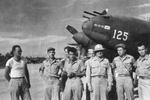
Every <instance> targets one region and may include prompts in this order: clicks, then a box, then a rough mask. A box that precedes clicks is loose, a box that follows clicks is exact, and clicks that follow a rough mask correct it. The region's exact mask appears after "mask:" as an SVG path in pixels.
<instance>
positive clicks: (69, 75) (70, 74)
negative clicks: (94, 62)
mask: <svg viewBox="0 0 150 100" xmlns="http://www.w3.org/2000/svg"><path fill="white" fill-rule="evenodd" d="M75 76H76V74H75V73H73V72H71V73H69V74H68V77H69V78H73V77H75Z"/></svg>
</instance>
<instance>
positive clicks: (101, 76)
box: [92, 75, 107, 78]
mask: <svg viewBox="0 0 150 100" xmlns="http://www.w3.org/2000/svg"><path fill="white" fill-rule="evenodd" d="M92 77H99V78H107V77H106V76H104V75H96V76H92Z"/></svg>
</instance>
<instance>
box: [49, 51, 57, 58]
mask: <svg viewBox="0 0 150 100" xmlns="http://www.w3.org/2000/svg"><path fill="white" fill-rule="evenodd" d="M47 53H48V56H49V58H54V57H55V51H54V50H50V51H48V52H47Z"/></svg>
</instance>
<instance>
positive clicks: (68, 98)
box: [5, 43, 150, 100]
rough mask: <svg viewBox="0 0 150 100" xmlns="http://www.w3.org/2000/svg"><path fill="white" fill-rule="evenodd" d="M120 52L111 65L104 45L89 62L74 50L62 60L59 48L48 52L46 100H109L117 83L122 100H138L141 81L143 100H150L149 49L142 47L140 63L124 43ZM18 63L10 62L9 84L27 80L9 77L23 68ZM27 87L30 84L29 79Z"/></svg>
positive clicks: (43, 72) (44, 65) (68, 50)
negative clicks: (136, 86)
mask: <svg viewBox="0 0 150 100" xmlns="http://www.w3.org/2000/svg"><path fill="white" fill-rule="evenodd" d="M15 50H16V49H14V53H15ZM116 50H117V53H118V56H117V57H115V58H114V59H113V61H112V63H110V62H109V59H107V58H105V56H104V52H106V49H105V48H104V47H103V46H102V45H101V44H97V45H96V46H95V47H94V49H89V50H88V53H87V58H86V60H85V59H84V60H83V59H81V57H79V56H78V55H77V52H78V51H77V49H76V48H74V47H66V48H64V51H65V53H66V57H65V58H63V59H62V60H59V59H57V58H55V48H53V47H50V48H48V49H47V54H48V58H47V59H46V60H44V61H43V63H42V66H41V67H40V69H39V73H40V75H41V77H42V78H43V80H44V83H45V84H44V87H45V90H44V97H45V100H108V92H109V91H111V89H112V85H114V83H113V80H115V81H116V90H117V97H118V100H125V99H127V100H134V91H133V89H134V86H135V85H136V84H137V80H138V93H139V98H140V100H149V98H150V56H149V55H148V54H147V49H146V46H145V45H144V44H143V43H139V44H138V46H137V50H138V52H139V54H140V56H139V58H138V59H137V60H135V59H134V57H133V56H131V55H129V54H127V52H126V45H125V44H124V43H120V44H117V45H116ZM14 58H15V57H14ZM84 58H85V57H84ZM14 62H15V63H16V61H14V59H12V61H11V60H9V61H8V62H7V64H6V66H7V67H6V71H5V77H6V79H7V80H8V81H10V80H15V81H18V80H21V79H22V80H23V79H24V76H21V77H20V76H18V77H17V76H13V77H12V76H9V73H10V72H11V75H13V72H15V71H14V70H16V67H19V66H23V65H22V63H21V62H20V60H19V61H17V64H18V63H19V64H20V65H17V64H15V63H14ZM15 66H16V67H15ZM23 67H24V66H23ZM8 69H9V70H8ZM11 70H13V71H11ZM23 75H24V73H23ZM19 77H20V78H19ZM27 83H30V81H29V78H28V82H27ZM60 83H61V85H60ZM64 83H65V84H64ZM11 87H13V86H11ZM16 87H18V86H16ZM63 87H64V88H63ZM26 88H27V87H26ZM17 89H18V88H13V89H12V91H11V97H12V98H13V99H12V100H18V99H15V98H14V97H15V96H18V95H16V94H17V93H18V92H16V91H17ZM25 92H26V93H27V95H23V96H24V97H25V96H27V97H28V98H27V97H26V98H27V99H23V100H30V99H31V98H30V94H29V91H28V88H27V89H26V91H25ZM87 94H89V95H87ZM110 100H111V98H110Z"/></svg>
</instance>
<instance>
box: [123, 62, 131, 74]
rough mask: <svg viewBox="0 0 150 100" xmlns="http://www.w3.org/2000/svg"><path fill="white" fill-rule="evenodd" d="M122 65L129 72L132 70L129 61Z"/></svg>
mask: <svg viewBox="0 0 150 100" xmlns="http://www.w3.org/2000/svg"><path fill="white" fill-rule="evenodd" d="M124 65H125V67H126V68H127V69H128V70H129V71H131V70H132V62H131V61H130V60H128V61H126V62H125V63H124Z"/></svg>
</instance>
